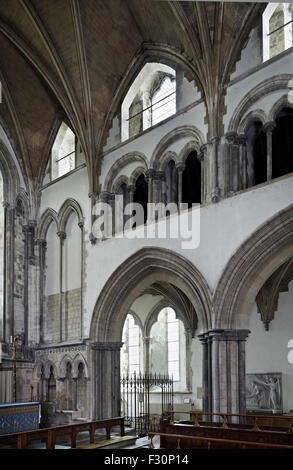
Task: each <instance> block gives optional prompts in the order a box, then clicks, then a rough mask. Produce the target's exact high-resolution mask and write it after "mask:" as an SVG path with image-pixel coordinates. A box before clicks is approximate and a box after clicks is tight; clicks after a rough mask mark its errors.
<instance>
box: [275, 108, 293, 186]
mask: <svg viewBox="0 0 293 470" xmlns="http://www.w3.org/2000/svg"><path fill="white" fill-rule="evenodd" d="M275 123H276V127H275V129H274V130H273V133H272V146H273V148H272V150H273V151H272V178H278V177H279V176H283V175H286V174H287V173H291V172H293V111H292V109H291V108H283V109H282V110H281V111H280V112H279V113H278V115H277V117H276V120H275Z"/></svg>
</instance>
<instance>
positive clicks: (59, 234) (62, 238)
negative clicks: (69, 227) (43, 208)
mask: <svg viewBox="0 0 293 470" xmlns="http://www.w3.org/2000/svg"><path fill="white" fill-rule="evenodd" d="M57 235H58V237H59V238H60V240H61V241H63V240H65V238H66V233H65V232H63V231H60V232H57Z"/></svg>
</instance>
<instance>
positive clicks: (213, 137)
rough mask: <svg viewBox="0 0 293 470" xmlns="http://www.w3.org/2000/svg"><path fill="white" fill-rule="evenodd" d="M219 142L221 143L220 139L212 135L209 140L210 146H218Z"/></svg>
mask: <svg viewBox="0 0 293 470" xmlns="http://www.w3.org/2000/svg"><path fill="white" fill-rule="evenodd" d="M220 142H221V137H219V136H218V135H213V136H212V137H211V139H210V143H211V144H212V145H218V144H219V143H220Z"/></svg>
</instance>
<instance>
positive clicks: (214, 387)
mask: <svg viewBox="0 0 293 470" xmlns="http://www.w3.org/2000/svg"><path fill="white" fill-rule="evenodd" d="M249 333H250V331H249V330H232V329H227V330H222V329H217V330H210V331H207V332H206V333H203V334H201V335H199V339H200V341H201V342H202V344H203V410H204V411H207V412H213V413H219V412H222V413H234V414H235V413H239V414H245V412H246V403H245V341H246V338H247V336H248V334H249Z"/></svg>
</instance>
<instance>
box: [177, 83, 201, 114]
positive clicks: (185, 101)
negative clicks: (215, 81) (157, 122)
mask: <svg viewBox="0 0 293 470" xmlns="http://www.w3.org/2000/svg"><path fill="white" fill-rule="evenodd" d="M179 92H180V103H178V104H179V109H178V110H180V109H183V108H184V107H185V106H189V105H190V104H191V103H194V102H195V101H198V100H200V99H201V93H200V92H199V90H198V88H197V86H196V84H195V81H194V80H191V81H190V82H189V81H188V80H187V78H186V77H184V76H183V80H182V82H181V84H180V90H179Z"/></svg>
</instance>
